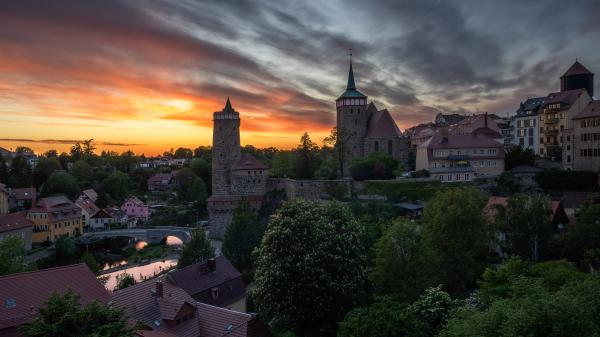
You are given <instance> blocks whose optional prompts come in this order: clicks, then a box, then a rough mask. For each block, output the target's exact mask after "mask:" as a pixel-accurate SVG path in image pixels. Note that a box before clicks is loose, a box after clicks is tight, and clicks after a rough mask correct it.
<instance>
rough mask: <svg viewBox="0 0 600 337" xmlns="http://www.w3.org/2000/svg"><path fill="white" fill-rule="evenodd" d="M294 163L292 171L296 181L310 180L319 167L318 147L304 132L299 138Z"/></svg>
mask: <svg viewBox="0 0 600 337" xmlns="http://www.w3.org/2000/svg"><path fill="white" fill-rule="evenodd" d="M295 153H296V161H295V163H294V171H295V177H296V179H312V178H314V176H315V171H316V170H317V168H318V167H319V147H318V146H317V144H315V143H314V142H313V141H312V140H311V139H310V136H309V135H308V133H307V132H305V133H304V134H303V135H302V137H301V138H300V144H299V145H298V147H297V148H296V151H295Z"/></svg>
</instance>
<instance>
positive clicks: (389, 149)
mask: <svg viewBox="0 0 600 337" xmlns="http://www.w3.org/2000/svg"><path fill="white" fill-rule="evenodd" d="M393 146H394V145H393V142H392V141H391V140H388V154H389V155H390V156H391V155H392V149H393Z"/></svg>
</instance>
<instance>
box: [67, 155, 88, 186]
mask: <svg viewBox="0 0 600 337" xmlns="http://www.w3.org/2000/svg"><path fill="white" fill-rule="evenodd" d="M69 173H70V174H71V175H72V176H73V177H75V179H76V180H77V182H78V183H79V185H81V186H88V185H90V184H91V183H92V181H93V180H94V168H93V167H92V166H91V165H90V164H88V163H87V162H86V161H83V160H80V161H77V162H75V164H73V167H72V168H71V170H70V171H69Z"/></svg>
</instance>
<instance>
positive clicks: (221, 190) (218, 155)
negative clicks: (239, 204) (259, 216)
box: [212, 98, 241, 195]
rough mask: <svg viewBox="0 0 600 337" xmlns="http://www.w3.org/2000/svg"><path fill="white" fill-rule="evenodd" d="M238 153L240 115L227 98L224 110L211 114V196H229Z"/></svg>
mask: <svg viewBox="0 0 600 337" xmlns="http://www.w3.org/2000/svg"><path fill="white" fill-rule="evenodd" d="M240 152H241V149H240V114H239V113H238V112H237V111H235V110H234V109H233V108H232V107H231V102H230V101H229V98H227V103H226V104H225V108H223V110H221V111H217V112H215V113H213V148H212V193H213V195H229V194H231V168H232V167H233V165H235V164H236V163H237V162H238V160H240Z"/></svg>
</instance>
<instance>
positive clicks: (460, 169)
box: [429, 165, 475, 173]
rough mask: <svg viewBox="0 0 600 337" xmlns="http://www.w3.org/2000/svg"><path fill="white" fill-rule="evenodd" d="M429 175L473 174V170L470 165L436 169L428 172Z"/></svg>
mask: <svg viewBox="0 0 600 337" xmlns="http://www.w3.org/2000/svg"><path fill="white" fill-rule="evenodd" d="M429 172H430V173H462V172H475V168H474V167H473V166H471V165H460V166H449V167H436V168H432V169H430V170H429Z"/></svg>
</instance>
